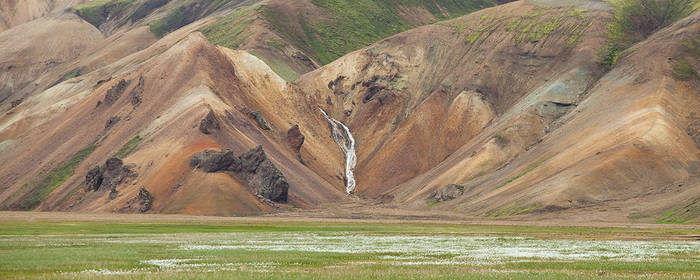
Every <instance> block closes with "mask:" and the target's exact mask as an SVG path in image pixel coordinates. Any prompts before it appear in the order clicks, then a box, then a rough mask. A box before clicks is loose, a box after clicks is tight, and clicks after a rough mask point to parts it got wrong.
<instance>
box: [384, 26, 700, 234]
mask: <svg viewBox="0 0 700 280" xmlns="http://www.w3.org/2000/svg"><path fill="white" fill-rule="evenodd" d="M699 30H700V14H698V13H696V14H694V15H693V16H691V17H689V18H686V19H684V20H682V21H680V22H678V23H677V24H675V25H673V26H672V27H669V28H666V29H664V30H661V31H659V32H657V33H656V34H655V35H653V36H652V37H651V38H649V39H648V40H646V41H645V42H642V43H640V44H638V45H636V46H634V47H633V48H632V49H631V50H630V51H628V52H627V53H626V55H624V56H623V57H622V58H621V59H620V61H619V64H618V66H617V67H616V68H615V69H613V70H612V71H611V72H609V73H608V74H606V75H605V76H604V77H602V78H601V79H600V80H599V81H598V82H597V83H596V85H595V86H594V87H593V88H592V89H591V90H590V91H589V92H588V93H587V94H586V98H585V99H583V100H582V101H580V103H579V102H576V103H578V106H577V107H576V109H574V110H570V111H568V112H566V113H565V115H563V117H562V118H561V119H560V120H558V121H557V122H555V123H554V126H552V127H551V128H550V129H548V132H547V134H545V135H541V136H540V137H539V138H537V139H533V140H536V141H535V142H533V144H532V145H531V146H527V147H523V148H525V149H523V150H520V151H519V152H517V156H516V157H514V158H513V159H512V161H510V162H507V164H500V165H493V166H492V167H491V169H490V170H489V171H490V172H487V173H481V174H474V173H475V172H474V170H483V169H484V167H483V165H484V164H488V163H489V162H493V161H494V159H497V158H499V157H501V156H502V153H503V152H502V151H500V150H499V149H498V143H497V141H498V139H499V138H498V137H503V136H505V138H509V137H508V136H507V134H496V135H495V136H494V135H493V134H485V135H483V136H481V137H479V138H477V139H481V140H480V141H478V142H470V143H469V144H467V145H465V146H464V147H462V148H461V149H460V150H458V151H457V152H455V153H454V154H453V155H452V156H450V158H448V159H447V160H446V161H444V162H442V163H441V164H440V165H439V166H438V167H436V168H434V169H433V170H431V171H429V172H427V173H425V174H423V175H422V176H419V177H417V178H415V179H413V180H412V181H409V182H407V183H406V184H404V185H401V186H399V187H397V188H396V189H395V190H394V191H393V192H392V193H393V194H395V195H397V197H399V198H400V200H401V201H404V202H410V203H411V204H412V205H414V206H416V207H426V206H425V199H426V198H427V197H428V195H429V194H430V192H432V191H433V190H435V189H436V188H438V187H441V186H444V185H445V184H450V183H456V184H461V185H463V186H464V190H465V194H464V195H463V196H461V197H459V198H458V199H456V200H454V201H451V202H444V203H439V204H438V205H437V207H439V208H444V209H455V211H459V212H463V213H468V214H470V215H474V214H477V215H491V216H509V215H516V214H524V213H534V214H539V215H542V216H541V217H553V216H552V215H560V217H562V216H561V215H568V216H574V217H577V218H579V219H586V220H608V221H609V220H627V219H630V218H643V219H646V220H647V221H656V220H658V219H659V218H660V217H661V216H662V213H685V212H688V213H690V212H693V211H694V213H695V214H692V213H691V214H688V217H690V218H692V217H693V216H692V215H695V217H697V211H698V210H697V209H698V208H697V207H698V205H697V199H698V197H700V192H699V190H698V188H697V182H696V181H697V180H696V179H697V177H698V176H699V175H700V170H699V169H698V164H699V163H700V150H699V149H698V146H697V144H696V141H697V139H694V138H693V137H696V138H697V133H694V129H695V130H696V129H697V128H693V122H697V115H698V114H699V113H698V109H699V108H700V97H699V96H698V86H699V84H698V81H697V79H694V80H693V79H691V80H690V81H681V80H678V79H676V78H674V77H673V76H672V75H671V65H672V64H673V63H674V59H678V58H682V57H684V56H687V55H686V53H687V50H686V48H687V47H686V46H685V45H684V43H683V42H687V41H688V40H689V39H692V38H696V37H697V34H698V31H699ZM669 58H670V59H669ZM560 82H561V81H560V80H557V81H554V82H553V83H551V84H549V85H547V87H545V88H544V91H545V93H544V94H549V93H547V91H550V92H551V91H552V89H553V88H555V87H557V86H558V84H559V83H560ZM529 96H533V97H535V96H543V93H542V90H537V91H534V92H533V93H530V94H529ZM529 96H528V98H526V99H523V100H522V101H521V102H520V103H519V104H518V105H516V106H515V107H516V108H517V107H521V108H530V110H532V111H534V112H539V113H542V112H546V110H543V109H542V107H541V104H540V103H537V102H535V101H537V100H538V99H530V98H529ZM555 105H556V104H555ZM550 106H552V104H550ZM518 115H522V112H518ZM506 116H507V115H506ZM518 118H522V117H518ZM506 119H507V118H506ZM500 122H501V123H502V121H500ZM534 123H535V122H524V123H521V124H520V125H519V122H518V121H509V122H507V123H505V124H502V125H501V129H502V127H503V126H504V125H505V126H514V127H515V128H514V129H515V130H518V129H519V130H525V131H526V130H528V129H527V127H532V125H533V124H534ZM518 126H520V128H518ZM498 127H499V124H498V123H497V124H496V125H495V126H494V127H493V128H489V129H487V130H486V131H487V132H488V131H497V130H498V129H499V128H498ZM507 130H508V128H505V131H507ZM497 166H498V168H496V167H497ZM684 211H685V212H684ZM548 212H554V213H556V214H552V215H548V214H547V213H548ZM679 215H680V214H679ZM684 215H685V214H684ZM686 218H687V217H686ZM681 220H682V219H681Z"/></svg>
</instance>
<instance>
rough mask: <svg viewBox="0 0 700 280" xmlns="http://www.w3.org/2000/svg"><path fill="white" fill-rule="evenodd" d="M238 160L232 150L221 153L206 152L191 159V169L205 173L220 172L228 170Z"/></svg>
mask: <svg viewBox="0 0 700 280" xmlns="http://www.w3.org/2000/svg"><path fill="white" fill-rule="evenodd" d="M235 160H237V159H236V158H235V157H234V156H233V152H232V151H231V150H223V151H221V152H217V151H213V150H206V151H204V152H201V153H199V154H197V155H195V156H194V157H193V158H192V159H190V167H192V168H199V169H202V170H203V171H204V172H209V173H212V172H219V171H223V170H227V169H228V168H229V167H230V166H231V165H232V164H233V162H234V161H235Z"/></svg>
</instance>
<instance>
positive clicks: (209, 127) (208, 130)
mask: <svg viewBox="0 0 700 280" xmlns="http://www.w3.org/2000/svg"><path fill="white" fill-rule="evenodd" d="M219 129H221V122H219V118H217V117H216V114H215V113H214V110H209V113H208V114H207V116H206V117H204V119H203V120H202V121H201V122H199V131H201V132H202V133H204V134H212V133H214V132H215V131H217V130H219Z"/></svg>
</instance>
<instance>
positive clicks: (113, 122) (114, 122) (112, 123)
mask: <svg viewBox="0 0 700 280" xmlns="http://www.w3.org/2000/svg"><path fill="white" fill-rule="evenodd" d="M120 120H121V118H120V117H119V116H114V117H111V118H109V119H108V120H107V123H106V124H105V129H110V128H112V127H113V126H115V125H117V123H118V122H119V121H120Z"/></svg>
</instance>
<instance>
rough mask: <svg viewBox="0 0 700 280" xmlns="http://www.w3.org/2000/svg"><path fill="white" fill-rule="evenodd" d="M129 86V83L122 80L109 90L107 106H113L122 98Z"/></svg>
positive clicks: (106, 99) (106, 94)
mask: <svg viewBox="0 0 700 280" xmlns="http://www.w3.org/2000/svg"><path fill="white" fill-rule="evenodd" d="M127 86H129V82H127V81H125V80H123V79H122V80H120V81H119V82H118V83H117V84H116V85H114V86H113V87H111V88H110V89H109V90H107V93H105V104H107V105H112V104H114V102H117V99H119V97H121V96H122V94H123V93H124V91H125V90H126V87H127Z"/></svg>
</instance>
